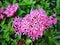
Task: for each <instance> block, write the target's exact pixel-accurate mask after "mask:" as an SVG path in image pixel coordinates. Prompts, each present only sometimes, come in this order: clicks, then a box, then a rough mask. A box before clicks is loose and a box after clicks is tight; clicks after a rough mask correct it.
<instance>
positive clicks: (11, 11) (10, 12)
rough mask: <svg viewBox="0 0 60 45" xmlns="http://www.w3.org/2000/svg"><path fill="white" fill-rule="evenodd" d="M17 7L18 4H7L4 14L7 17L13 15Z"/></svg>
mask: <svg viewBox="0 0 60 45" xmlns="http://www.w3.org/2000/svg"><path fill="white" fill-rule="evenodd" d="M18 8H19V6H18V4H13V5H12V4H10V5H8V7H7V9H6V10H5V12H4V14H6V15H7V17H11V16H14V14H15V13H16V11H17V9H18Z"/></svg>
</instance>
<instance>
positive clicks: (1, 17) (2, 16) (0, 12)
mask: <svg viewBox="0 0 60 45" xmlns="http://www.w3.org/2000/svg"><path fill="white" fill-rule="evenodd" d="M3 12H4V9H3V8H0V20H1V19H3V18H4V15H3Z"/></svg>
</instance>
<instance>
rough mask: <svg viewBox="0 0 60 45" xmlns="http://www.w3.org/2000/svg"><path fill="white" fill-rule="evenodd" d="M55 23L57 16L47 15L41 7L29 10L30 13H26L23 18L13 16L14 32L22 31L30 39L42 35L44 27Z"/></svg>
mask: <svg viewBox="0 0 60 45" xmlns="http://www.w3.org/2000/svg"><path fill="white" fill-rule="evenodd" d="M52 19H53V20H52ZM19 20H20V21H19ZM56 23H57V18H53V17H52V16H47V15H46V13H45V11H44V10H43V9H42V8H41V9H39V10H31V11H30V14H27V15H26V16H25V17H24V18H23V19H21V18H19V17H18V18H17V17H16V18H14V20H13V27H14V29H15V30H14V31H15V33H16V34H19V33H23V35H28V36H29V37H31V38H32V39H38V38H39V37H42V36H43V34H44V31H45V29H47V28H49V27H50V26H51V25H52V24H56ZM16 31H17V32H16Z"/></svg>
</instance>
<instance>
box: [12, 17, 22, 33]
mask: <svg viewBox="0 0 60 45" xmlns="http://www.w3.org/2000/svg"><path fill="white" fill-rule="evenodd" d="M21 22H22V18H20V17H15V18H14V19H13V27H14V32H15V33H16V34H20V33H21Z"/></svg>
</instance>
